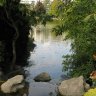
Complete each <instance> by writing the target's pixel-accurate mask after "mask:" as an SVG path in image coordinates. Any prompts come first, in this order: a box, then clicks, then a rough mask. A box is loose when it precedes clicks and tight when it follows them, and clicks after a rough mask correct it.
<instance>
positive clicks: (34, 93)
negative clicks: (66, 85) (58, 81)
mask: <svg viewBox="0 0 96 96" xmlns="http://www.w3.org/2000/svg"><path fill="white" fill-rule="evenodd" d="M57 94H58V90H57V86H56V85H53V84H50V83H47V82H32V83H31V84H30V87H29V95H28V96H57Z"/></svg>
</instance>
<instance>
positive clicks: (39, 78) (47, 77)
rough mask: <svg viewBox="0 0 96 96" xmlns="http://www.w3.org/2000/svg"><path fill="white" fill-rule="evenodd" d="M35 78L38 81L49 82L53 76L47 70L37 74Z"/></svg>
mask: <svg viewBox="0 0 96 96" xmlns="http://www.w3.org/2000/svg"><path fill="white" fill-rule="evenodd" d="M34 80H35V81H37V82H48V81H50V80H51V76H50V75H49V74H48V73H46V72H42V73H40V74H39V75H37V76H36V77H35V78H34Z"/></svg>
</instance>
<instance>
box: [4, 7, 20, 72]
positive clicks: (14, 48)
mask: <svg viewBox="0 0 96 96" xmlns="http://www.w3.org/2000/svg"><path fill="white" fill-rule="evenodd" d="M5 12H6V15H7V19H8V20H9V21H10V23H9V22H7V23H8V24H9V25H10V26H11V27H13V28H14V30H15V35H14V37H13V41H12V53H13V58H12V62H11V66H10V68H11V70H13V69H14V67H15V63H16V41H17V39H18V37H19V31H18V28H17V26H16V24H15V22H14V20H13V19H12V18H11V16H10V14H8V12H7V10H6V8H5Z"/></svg>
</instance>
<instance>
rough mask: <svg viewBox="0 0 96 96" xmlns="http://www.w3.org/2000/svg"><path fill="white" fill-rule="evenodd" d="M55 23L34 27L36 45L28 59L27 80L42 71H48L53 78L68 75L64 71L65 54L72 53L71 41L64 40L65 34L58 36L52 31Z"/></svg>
mask: <svg viewBox="0 0 96 96" xmlns="http://www.w3.org/2000/svg"><path fill="white" fill-rule="evenodd" d="M53 27H54V25H52V24H51V25H50V24H47V25H46V26H45V27H44V26H43V25H38V28H37V29H36V28H33V29H34V33H33V38H34V43H35V44H36V47H35V48H34V50H33V51H32V52H30V54H31V55H30V57H29V59H28V62H29V65H30V66H29V67H27V68H26V70H27V71H28V72H29V75H28V78H27V80H29V82H31V81H30V80H32V79H33V78H34V77H35V76H36V75H38V74H39V73H41V72H47V73H49V74H50V75H51V77H52V79H61V78H62V76H64V75H66V72H62V68H63V65H62V61H63V58H62V56H63V55H66V54H70V49H71V46H70V45H71V41H70V40H66V41H65V40H64V38H65V34H63V35H62V36H56V35H55V33H54V32H52V28H53Z"/></svg>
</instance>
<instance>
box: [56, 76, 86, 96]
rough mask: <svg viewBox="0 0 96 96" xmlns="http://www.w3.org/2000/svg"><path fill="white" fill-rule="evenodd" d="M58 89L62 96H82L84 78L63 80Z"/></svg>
mask: <svg viewBox="0 0 96 96" xmlns="http://www.w3.org/2000/svg"><path fill="white" fill-rule="evenodd" d="M58 89H59V93H60V94H61V95H62V96H83V94H84V92H85V90H84V78H83V76H80V77H78V78H72V79H68V80H64V81H62V82H61V85H60V86H59V87H58Z"/></svg>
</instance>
